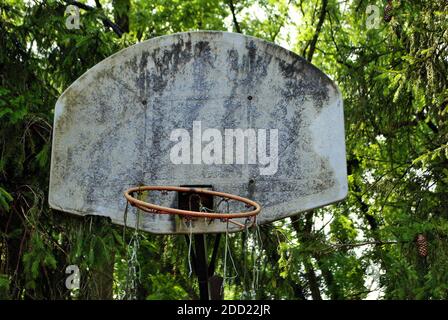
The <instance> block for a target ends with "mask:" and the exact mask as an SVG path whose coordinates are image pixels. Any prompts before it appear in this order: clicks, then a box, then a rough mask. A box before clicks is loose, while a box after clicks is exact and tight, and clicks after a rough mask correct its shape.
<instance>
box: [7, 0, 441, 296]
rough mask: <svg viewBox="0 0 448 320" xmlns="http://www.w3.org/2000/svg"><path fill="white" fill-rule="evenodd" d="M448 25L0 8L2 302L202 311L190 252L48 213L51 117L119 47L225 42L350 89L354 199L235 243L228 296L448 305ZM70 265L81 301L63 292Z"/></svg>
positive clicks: (419, 16) (326, 16)
mask: <svg viewBox="0 0 448 320" xmlns="http://www.w3.org/2000/svg"><path fill="white" fill-rule="evenodd" d="M70 4H71V5H76V6H77V7H78V8H79V14H80V28H79V29H77V28H68V27H67V25H66V20H67V18H69V17H70V16H69V15H70V13H69V12H68V11H67V10H66V9H67V6H68V5H70ZM447 13H448V2H447V1H430V0H414V1H399V0H390V1H379V0H343V1H339V0H338V1H337V0H288V1H286V0H241V1H236V0H224V1H219V0H188V1H186V0H154V1H143V0H107V1H106V0H101V1H98V0H96V1H79V2H78V1H61V0H47V1H43V0H28V1H25V0H3V1H1V2H0V43H1V45H0V124H1V125H0V298H12V299H30V298H31V299H57V298H58V299H81V298H111V297H114V298H139V299H177V298H187V299H191V298H192V299H195V298H197V283H195V281H193V280H192V279H193V278H191V277H190V267H189V259H188V243H187V242H186V241H185V239H184V238H183V237H179V236H154V235H150V234H145V233H142V232H135V231H134V230H132V229H127V230H123V229H122V228H119V227H117V226H114V225H112V224H111V223H110V222H109V221H107V220H106V219H102V218H99V217H90V216H89V217H85V218H77V217H73V216H70V215H67V214H63V213H60V212H54V211H52V210H50V209H49V207H48V203H47V197H48V176H49V159H50V150H51V132H52V122H53V108H54V105H55V102H56V100H57V98H58V96H59V95H60V94H61V93H62V91H63V90H64V89H65V88H67V87H68V86H69V85H70V84H71V83H72V82H73V81H75V80H76V79H77V78H78V77H79V76H80V75H81V74H82V73H84V72H85V71H86V70H87V69H89V68H90V67H92V66H93V65H95V64H96V63H98V62H99V61H101V60H103V59H104V58H106V57H108V56H109V55H111V54H113V53H115V52H117V51H118V50H120V49H122V48H125V47H127V46H129V45H132V44H134V43H137V42H139V41H144V40H146V39H150V38H153V37H156V36H160V35H164V34H169V33H173V32H180V31H189V30H227V31H233V32H241V33H243V34H248V35H254V36H257V37H261V38H264V39H266V40H268V41H272V42H275V43H277V44H280V45H282V46H285V47H287V48H288V49H290V50H292V51H294V52H296V53H298V54H299V55H301V56H303V57H304V58H305V59H307V60H308V61H310V62H312V63H313V64H315V65H316V66H317V67H319V68H321V69H322V70H323V71H324V72H326V73H327V74H328V75H329V76H330V77H331V78H332V79H334V80H335V82H336V83H337V84H338V85H339V87H340V88H341V91H342V94H343V97H344V110H345V111H344V112H345V119H346V123H345V126H346V137H347V138H346V142H347V166H348V174H349V176H348V179H349V196H348V198H347V199H346V200H345V201H343V202H341V203H339V204H337V205H332V206H329V207H325V208H322V209H317V210H314V211H310V212H307V213H302V214H300V215H298V216H296V217H294V218H292V219H288V220H284V221H280V222H276V223H275V224H274V225H269V226H260V227H259V228H256V229H254V230H249V231H248V232H243V233H239V234H234V235H230V236H229V247H228V251H230V252H231V253H232V256H233V258H234V259H233V260H234V264H235V266H233V265H232V263H230V262H228V263H227V266H224V265H223V261H222V260H223V259H220V261H219V265H218V270H217V273H218V274H220V275H223V272H224V269H225V270H226V275H225V276H226V279H225V297H226V298H242V299H250V298H268V299H270V298H275V299H281V298H282V299H363V298H384V299H397V298H399V299H448V202H447V201H446V199H447V198H448V144H447V143H448V126H447V123H448V121H447V115H448V78H447V74H448V41H447V40H448V19H447V18H446V17H447ZM249 238H250V239H251V240H250V241H246V240H247V239H249ZM221 245H222V248H221V252H224V251H225V250H224V243H221ZM210 247H212V246H211V245H210ZM220 254H221V253H220ZM68 265H77V266H79V268H80V271H81V281H80V285H81V286H80V289H79V290H74V291H70V290H68V289H67V288H66V286H65V280H66V277H67V274H66V273H65V270H66V267H67V266H68ZM224 267H226V268H224ZM89 280H91V281H89Z"/></svg>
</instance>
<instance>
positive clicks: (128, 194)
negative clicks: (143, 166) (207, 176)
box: [124, 186, 261, 219]
mask: <svg viewBox="0 0 448 320" xmlns="http://www.w3.org/2000/svg"><path fill="white" fill-rule="evenodd" d="M142 191H177V192H188V193H199V194H201V193H202V194H209V195H213V196H218V197H221V198H223V199H231V200H235V201H239V202H242V203H245V204H246V205H247V206H248V207H253V208H254V209H253V210H251V211H247V212H230V213H222V212H216V213H215V212H199V211H189V210H181V209H175V208H170V207H163V206H158V205H156V204H152V203H148V202H145V201H141V200H138V199H136V198H134V197H133V196H132V195H133V193H135V192H142ZM124 196H125V198H126V200H127V201H128V202H129V203H130V204H131V205H133V206H135V207H138V208H140V209H142V210H144V211H146V212H150V213H161V214H176V215H181V216H186V217H199V218H210V219H237V218H250V217H255V216H256V215H258V214H259V213H260V211H261V206H260V205H259V204H258V203H257V202H255V201H252V200H250V199H247V198H244V197H240V196H237V195H234V194H230V193H224V192H218V191H212V190H208V189H202V188H188V187H175V186H141V187H133V188H130V189H128V190H126V191H125V192H124Z"/></svg>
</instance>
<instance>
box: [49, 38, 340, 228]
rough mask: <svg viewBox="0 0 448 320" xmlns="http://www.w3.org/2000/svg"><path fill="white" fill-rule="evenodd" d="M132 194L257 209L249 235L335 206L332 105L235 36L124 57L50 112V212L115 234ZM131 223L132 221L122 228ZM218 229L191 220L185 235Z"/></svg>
mask: <svg viewBox="0 0 448 320" xmlns="http://www.w3.org/2000/svg"><path fill="white" fill-rule="evenodd" d="M238 129H241V131H238ZM240 133H245V134H247V139H245V140H244V136H243V140H241V137H242V136H238V134H240ZM232 135H235V136H236V138H233V136H232ZM238 139H240V140H238ZM238 141H245V142H244V144H243V145H240V144H238ZM232 143H234V145H233V144H232ZM190 146H191V147H190ZM276 147H277V148H276ZM138 185H174V186H180V185H212V186H213V188H214V190H217V191H222V192H227V193H233V194H236V195H239V196H243V197H247V198H250V199H252V200H254V201H257V202H258V203H260V204H261V206H262V212H261V214H260V215H259V217H258V219H257V221H258V222H259V223H267V222H271V221H274V220H278V219H282V218H285V217H288V216H292V215H294V214H297V213H299V212H302V211H306V210H309V209H312V208H317V207H321V206H324V205H326V204H330V203H333V202H336V201H339V200H341V199H343V198H345V196H346V194H347V176H346V162H345V141H344V121H343V106H342V98H341V94H340V92H339V90H338V88H337V87H336V85H335V84H334V83H333V82H332V81H331V80H330V79H329V78H328V77H327V76H326V75H325V74H324V73H322V72H321V71H320V70H318V69H317V68H316V67H314V66H313V65H311V64H309V63H308V62H306V61H305V60H304V59H302V58H301V57H299V56H297V55H296V54H294V53H292V52H290V51H288V50H286V49H284V48H282V47H279V46H276V45H274V44H272V43H268V42H265V41H263V40H260V39H257V38H253V37H248V36H243V35H241V34H235V33H226V32H188V33H179V34H173V35H169V36H163V37H158V38H154V39H151V40H148V41H145V42H142V43H138V44H136V45H134V46H132V47H129V48H127V49H124V50H122V51H120V52H118V53H116V54H114V55H113V56H111V57H109V58H107V59H105V60H104V61H102V62H101V63H99V64H97V65H96V66H94V67H93V68H91V69H90V70H88V71H87V72H86V73H85V74H84V75H82V76H81V77H80V78H79V79H78V80H77V81H75V82H74V83H73V84H72V85H71V86H70V87H69V88H68V89H67V90H66V91H65V92H64V93H63V94H62V96H61V97H60V98H59V100H58V101H57V104H56V109H55V118H54V135H53V149H52V160H51V176H50V195H49V203H50V206H51V207H52V208H54V209H58V210H61V211H65V212H70V213H74V214H78V215H87V214H94V215H103V216H108V217H110V218H111V219H112V220H113V222H115V223H118V224H123V223H124V210H125V206H126V201H125V198H124V196H123V191H124V190H126V189H127V188H130V187H133V186H138ZM176 201H177V200H176V195H175V194H174V193H172V194H170V195H168V196H163V197H157V199H151V202H155V203H158V204H161V205H166V206H170V207H176V205H177V202H176ZM135 218H136V215H135V211H133V210H131V211H130V212H129V213H128V218H127V225H128V226H134V225H135V221H136V220H135ZM179 220H180V219H179V218H176V217H175V216H171V215H155V214H147V213H144V214H142V216H141V219H140V221H141V225H140V228H142V229H144V230H147V231H150V232H154V233H168V234H169V233H188V232H190V229H189V228H188V227H186V225H185V224H184V223H182V221H179ZM225 229H226V223H224V222H221V221H219V220H214V221H213V222H212V223H210V224H209V223H208V222H205V221H202V220H201V219H198V220H196V221H194V222H193V228H192V232H193V233H202V232H204V233H211V232H223V231H225Z"/></svg>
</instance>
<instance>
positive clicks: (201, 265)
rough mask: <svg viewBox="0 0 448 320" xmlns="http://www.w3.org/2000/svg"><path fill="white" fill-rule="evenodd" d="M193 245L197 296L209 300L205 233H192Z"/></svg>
mask: <svg viewBox="0 0 448 320" xmlns="http://www.w3.org/2000/svg"><path fill="white" fill-rule="evenodd" d="M194 247H195V250H194V251H195V256H196V261H195V265H196V268H195V269H196V276H197V277H198V281H199V297H200V299H201V300H210V290H209V284H208V265H207V243H206V241H205V234H195V235H194Z"/></svg>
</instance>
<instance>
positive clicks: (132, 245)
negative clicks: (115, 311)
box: [121, 204, 141, 300]
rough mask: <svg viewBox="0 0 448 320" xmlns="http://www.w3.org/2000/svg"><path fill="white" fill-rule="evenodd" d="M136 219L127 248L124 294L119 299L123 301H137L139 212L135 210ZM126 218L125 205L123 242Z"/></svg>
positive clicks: (124, 231) (138, 280)
mask: <svg viewBox="0 0 448 320" xmlns="http://www.w3.org/2000/svg"><path fill="white" fill-rule="evenodd" d="M135 216H136V219H135V228H134V232H133V233H132V236H131V239H130V240H129V243H128V246H127V252H126V255H127V265H128V269H127V272H126V284H125V289H124V294H123V296H122V297H121V298H122V299H125V300H133V299H137V287H138V283H139V282H140V277H141V274H140V263H139V261H138V251H139V248H140V233H139V227H140V210H139V209H138V208H136V214H135ZM127 217H128V205H127V204H126V209H125V212H124V229H123V241H124V242H125V241H126V227H127Z"/></svg>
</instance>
